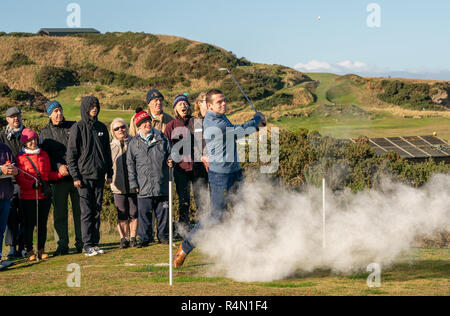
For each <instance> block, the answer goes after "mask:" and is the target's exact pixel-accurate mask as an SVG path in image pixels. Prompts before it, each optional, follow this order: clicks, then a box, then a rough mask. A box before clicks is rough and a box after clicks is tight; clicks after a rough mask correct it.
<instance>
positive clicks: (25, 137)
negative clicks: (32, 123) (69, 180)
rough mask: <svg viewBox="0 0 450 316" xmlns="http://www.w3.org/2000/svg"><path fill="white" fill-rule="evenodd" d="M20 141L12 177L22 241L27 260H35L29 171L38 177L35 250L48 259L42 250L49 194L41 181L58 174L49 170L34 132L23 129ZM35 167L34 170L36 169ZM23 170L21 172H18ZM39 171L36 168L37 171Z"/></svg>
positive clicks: (33, 194) (33, 192)
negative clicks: (15, 169)
mask: <svg viewBox="0 0 450 316" xmlns="http://www.w3.org/2000/svg"><path fill="white" fill-rule="evenodd" d="M21 142H22V144H23V148H22V151H21V152H20V153H19V154H18V155H17V159H16V160H17V168H18V169H20V171H19V175H18V176H17V177H16V181H17V184H18V185H19V187H20V194H19V198H20V209H21V213H22V216H23V220H24V241H25V249H26V251H27V253H28V259H29V261H35V260H36V255H35V253H34V251H33V231H34V227H35V226H36V180H35V179H33V178H32V177H30V176H29V175H27V174H26V173H29V174H31V175H32V176H34V177H35V178H38V179H39V182H40V183H39V184H38V188H39V191H38V200H39V203H38V204H39V207H38V209H39V210H38V216H37V217H38V219H37V225H38V239H37V244H38V247H37V249H38V252H37V256H38V258H39V259H48V257H49V256H48V255H47V254H45V253H44V248H45V241H46V239H47V220H48V213H49V211H50V205H51V198H50V196H46V195H45V193H44V192H43V190H42V189H43V181H56V180H58V179H61V178H62V175H61V174H59V173H58V172H56V171H52V170H51V165H50V159H49V157H48V155H47V153H46V152H45V151H43V150H41V149H40V148H39V147H38V135H37V134H36V133H35V132H33V131H32V130H30V129H24V130H23V132H22V137H21ZM36 169H37V170H36ZM22 171H25V172H26V173H25V172H22ZM38 171H39V172H38Z"/></svg>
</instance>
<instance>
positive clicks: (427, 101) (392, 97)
mask: <svg viewBox="0 0 450 316" xmlns="http://www.w3.org/2000/svg"><path fill="white" fill-rule="evenodd" d="M381 85H382V87H383V90H384V92H383V93H379V94H378V98H379V99H380V100H382V101H384V102H388V103H393V104H396V105H400V106H403V107H407V108H412V109H419V110H420V109H423V108H425V109H438V107H436V106H435V104H434V103H433V101H432V99H431V95H430V85H428V84H425V83H405V82H401V81H398V80H394V81H389V80H383V81H382V82H381Z"/></svg>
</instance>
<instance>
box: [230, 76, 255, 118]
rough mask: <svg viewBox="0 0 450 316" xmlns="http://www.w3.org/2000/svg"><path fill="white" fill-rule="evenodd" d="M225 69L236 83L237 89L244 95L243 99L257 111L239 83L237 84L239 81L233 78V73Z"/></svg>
mask: <svg viewBox="0 0 450 316" xmlns="http://www.w3.org/2000/svg"><path fill="white" fill-rule="evenodd" d="M227 71H228V73H229V74H230V76H231V78H232V79H233V81H234V82H235V83H236V85H237V86H238V88H239V90H241V92H242V94H243V95H244V97H245V99H246V100H247V101H248V103H250V105H251V106H252V108H253V110H254V111H255V112H258V111H256V109H255V106H254V105H253V103H252V101H250V99H249V97H248V96H247V95H246V94H245V92H244V90H242V88H241V85H240V84H239V82H237V80H236V79H235V78H234V76H233V74H232V73H231V72H230V71H229V70H227Z"/></svg>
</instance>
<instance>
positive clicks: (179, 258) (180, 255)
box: [173, 244, 187, 268]
mask: <svg viewBox="0 0 450 316" xmlns="http://www.w3.org/2000/svg"><path fill="white" fill-rule="evenodd" d="M186 256H187V254H186V253H185V252H184V251H183V247H182V246H181V244H180V247H178V250H177V253H176V254H175V260H174V261H173V265H174V266H175V268H179V267H181V266H182V265H183V263H184V260H185V259H186Z"/></svg>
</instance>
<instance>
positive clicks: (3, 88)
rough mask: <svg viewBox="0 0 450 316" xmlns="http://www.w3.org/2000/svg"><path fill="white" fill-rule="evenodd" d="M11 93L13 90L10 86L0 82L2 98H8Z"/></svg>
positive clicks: (0, 95)
mask: <svg viewBox="0 0 450 316" xmlns="http://www.w3.org/2000/svg"><path fill="white" fill-rule="evenodd" d="M10 91H11V89H10V88H9V86H8V85H7V84H6V83H4V82H0V97H6V96H8V94H9V92H10Z"/></svg>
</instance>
